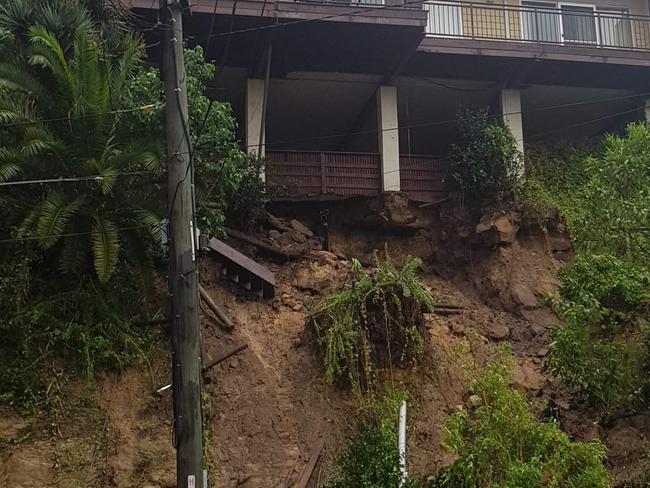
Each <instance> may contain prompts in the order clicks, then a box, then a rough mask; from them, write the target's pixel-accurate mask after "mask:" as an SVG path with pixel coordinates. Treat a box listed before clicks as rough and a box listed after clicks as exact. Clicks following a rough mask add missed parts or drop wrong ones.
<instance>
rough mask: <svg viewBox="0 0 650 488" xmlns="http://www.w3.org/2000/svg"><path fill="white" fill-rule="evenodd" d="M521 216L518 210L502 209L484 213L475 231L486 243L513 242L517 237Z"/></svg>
mask: <svg viewBox="0 0 650 488" xmlns="http://www.w3.org/2000/svg"><path fill="white" fill-rule="evenodd" d="M520 222H521V217H520V215H519V213H518V212H512V211H505V210H501V211H498V212H492V213H487V214H484V215H483V216H482V217H481V220H480V221H479V223H478V224H477V225H476V228H475V232H476V234H478V235H479V236H480V237H481V239H482V240H483V242H484V243H485V244H486V245H489V246H494V245H497V244H512V243H513V242H514V241H515V239H516V238H517V232H519V225H520Z"/></svg>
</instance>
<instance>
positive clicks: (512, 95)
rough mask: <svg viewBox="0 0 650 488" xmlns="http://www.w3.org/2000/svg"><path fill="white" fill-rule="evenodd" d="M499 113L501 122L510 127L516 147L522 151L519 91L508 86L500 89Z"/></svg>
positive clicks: (522, 137)
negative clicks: (501, 118)
mask: <svg viewBox="0 0 650 488" xmlns="http://www.w3.org/2000/svg"><path fill="white" fill-rule="evenodd" d="M501 114H502V116H503V123H504V124H505V126H506V127H508V128H509V129H510V132H512V135H513V136H514V138H515V140H516V141H517V147H518V148H519V150H520V151H521V154H523V153H524V126H523V123H522V114H521V91H520V90H514V89H510V88H506V89H503V90H502V91H501Z"/></svg>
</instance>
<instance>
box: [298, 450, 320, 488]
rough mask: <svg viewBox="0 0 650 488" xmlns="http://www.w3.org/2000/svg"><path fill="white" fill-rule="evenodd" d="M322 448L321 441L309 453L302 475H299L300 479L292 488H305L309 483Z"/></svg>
mask: <svg viewBox="0 0 650 488" xmlns="http://www.w3.org/2000/svg"><path fill="white" fill-rule="evenodd" d="M324 446H325V442H324V441H323V439H321V440H319V441H318V444H317V445H316V447H315V448H314V450H313V451H312V452H311V456H310V457H309V462H308V463H307V464H306V465H305V467H304V469H303V470H302V473H301V474H300V478H298V481H297V482H296V484H294V485H293V488H307V484H308V483H309V480H310V479H311V476H312V474H314V469H315V468H316V464H317V463H318V459H319V458H320V454H321V452H322V451H323V447H324Z"/></svg>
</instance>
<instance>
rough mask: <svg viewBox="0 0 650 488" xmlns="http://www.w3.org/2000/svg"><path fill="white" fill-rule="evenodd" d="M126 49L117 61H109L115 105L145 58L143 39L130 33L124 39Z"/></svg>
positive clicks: (110, 81) (110, 80) (123, 44)
mask: <svg viewBox="0 0 650 488" xmlns="http://www.w3.org/2000/svg"><path fill="white" fill-rule="evenodd" d="M122 47H123V49H124V51H123V52H122V55H121V56H119V57H118V58H117V60H116V62H112V61H111V62H109V63H108V67H109V69H108V73H109V83H110V88H111V94H112V97H113V106H118V105H119V102H120V100H121V98H122V97H123V90H124V86H125V85H126V82H127V81H128V80H129V78H130V77H132V76H133V74H134V73H135V71H136V70H137V68H138V67H139V66H140V64H141V62H142V60H143V58H144V48H143V44H142V40H141V39H140V38H139V37H136V36H135V35H134V34H132V33H129V34H127V35H125V36H124V38H123V39H122Z"/></svg>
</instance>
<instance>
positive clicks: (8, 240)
mask: <svg viewBox="0 0 650 488" xmlns="http://www.w3.org/2000/svg"><path fill="white" fill-rule="evenodd" d="M149 228H151V226H149V225H134V226H130V227H118V228H117V229H115V230H116V231H118V232H120V231H123V230H135V229H149ZM91 234H93V231H88V232H72V233H69V234H59V235H49V236H28V237H14V238H12V239H2V240H0V244H6V243H10V242H22V241H36V240H43V239H54V238H56V239H60V238H62V237H76V236H87V235H91Z"/></svg>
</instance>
